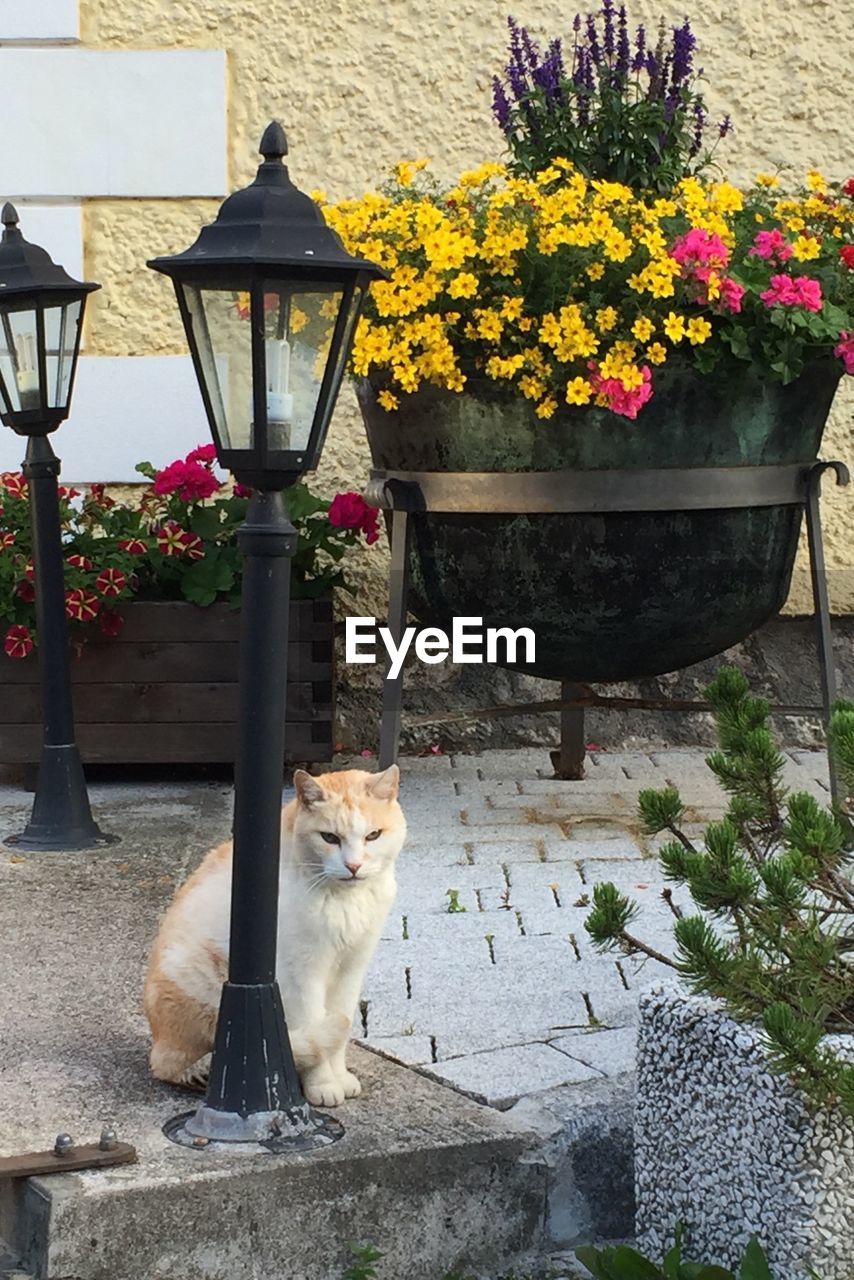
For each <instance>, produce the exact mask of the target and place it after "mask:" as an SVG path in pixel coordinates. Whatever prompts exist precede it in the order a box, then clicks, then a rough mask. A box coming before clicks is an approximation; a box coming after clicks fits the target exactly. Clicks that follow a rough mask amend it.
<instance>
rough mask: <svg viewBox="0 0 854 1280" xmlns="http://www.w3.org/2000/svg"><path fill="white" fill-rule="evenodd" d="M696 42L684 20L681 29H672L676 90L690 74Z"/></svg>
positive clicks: (674, 84)
mask: <svg viewBox="0 0 854 1280" xmlns="http://www.w3.org/2000/svg"><path fill="white" fill-rule="evenodd" d="M696 47H697V41H696V38H695V36H694V33H693V32H692V30H691V24H690V22H689V21H688V19H687V18H686V19H685V21H684V22H683V24H682V26H681V27H674V28H673V55H672V58H673V64H672V65H673V80H672V84H673V88H674V89H678V88H679V87H680V86H681V85H682V84H684V82H685V81H686V80H687V79H688V77H689V76H690V74H691V70H692V65H693V60H694V50H695V48H696Z"/></svg>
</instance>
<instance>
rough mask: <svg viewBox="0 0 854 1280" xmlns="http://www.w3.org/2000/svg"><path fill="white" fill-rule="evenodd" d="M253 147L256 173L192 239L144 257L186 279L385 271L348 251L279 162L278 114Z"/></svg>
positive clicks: (282, 141)
mask: <svg viewBox="0 0 854 1280" xmlns="http://www.w3.org/2000/svg"><path fill="white" fill-rule="evenodd" d="M258 149H259V151H260V153H261V155H262V156H263V157H264V159H263V163H262V164H261V165H260V166H259V168H258V172H257V174H256V176H255V180H254V181H253V182H252V183H250V185H249V186H248V187H244V188H242V190H240V191H236V192H235V193H234V194H233V195H231V196H229V197H228V198H227V199H226V200H225V201H224V202H223V204H222V206H221V207H220V210H219V213H218V214H217V217H216V221H215V222H212V223H210V224H209V225H208V226H205V227H203V228H202V230H201V232H200V233H199V237H198V239H197V240H196V242H195V244H193V245H191V246H190V248H189V249H185V250H184V251H183V252H182V253H176V254H174V255H172V256H168V257H160V258H154V259H152V260H151V261H150V262H149V263H148V265H149V266H150V267H152V268H153V269H154V270H155V271H161V272H163V273H164V274H165V275H169V276H173V277H178V278H186V279H188V280H190V279H193V278H202V279H203V278H204V276H206V275H208V274H211V275H215V274H216V272H217V270H219V271H222V270H223V269H228V268H234V267H242V268H251V267H258V268H259V269H260V272H261V273H263V272H264V271H265V270H267V271H270V270H272V269H275V268H278V269H279V270H280V271H281V269H283V268H284V269H285V270H291V271H293V272H294V274H296V275H298V276H302V277H303V278H311V277H312V276H314V277H315V278H317V276H320V277H321V278H323V277H324V275H325V276H334V274H335V273H336V272H337V273H342V272H344V273H347V274H350V273H354V274H355V273H363V274H364V275H366V276H368V277H369V278H370V279H374V280H379V279H387V277H388V273H387V272H386V271H384V270H383V268H382V267H379V266H377V265H376V263H373V262H368V261H367V260H365V259H360V258H354V257H353V256H352V254H349V253H348V252H347V250H346V249H345V248H344V245H343V244H342V243H341V240H340V239H339V237H338V235H337V234H336V233H335V232H334V231H333V230H332V228H331V227H328V226H327V225H326V220H325V218H324V217H323V213H322V211H321V209H320V207H319V206H318V205H317V204H316V203H315V201H314V200H312V199H311V197H310V196H307V195H306V194H305V193H304V192H302V191H300V190H299V189H298V188H297V187H295V186H294V184H293V182H292V181H291V178H290V174H289V173H288V168H287V165H285V164H284V163H283V160H284V157H285V156H286V155H287V154H288V140H287V138H286V136H285V131H284V129H283V128H282V126H281V124H279V122H278V121H276V120H274V121H273V122H272V123H271V124H269V125H268V126H267V128H266V129H265V131H264V136H263V137H262V139H261V145H260V146H259V148H258Z"/></svg>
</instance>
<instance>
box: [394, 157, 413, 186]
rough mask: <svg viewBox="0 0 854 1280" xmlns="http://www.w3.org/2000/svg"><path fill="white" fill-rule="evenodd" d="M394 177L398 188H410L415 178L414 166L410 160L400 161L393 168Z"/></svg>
mask: <svg viewBox="0 0 854 1280" xmlns="http://www.w3.org/2000/svg"><path fill="white" fill-rule="evenodd" d="M394 176H395V179H396V180H397V184H398V186H401V187H411V186H412V179H413V178H414V177H415V165H414V164H413V163H412V162H411V161H410V160H401V161H400V163H399V164H396V165H395V166H394Z"/></svg>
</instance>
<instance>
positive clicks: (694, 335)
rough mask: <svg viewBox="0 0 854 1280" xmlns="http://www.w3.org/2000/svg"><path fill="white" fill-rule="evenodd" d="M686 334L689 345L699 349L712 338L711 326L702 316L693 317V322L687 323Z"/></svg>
mask: <svg viewBox="0 0 854 1280" xmlns="http://www.w3.org/2000/svg"><path fill="white" fill-rule="evenodd" d="M686 333H687V335H688V341H689V342H690V343H691V345H692V346H694V347H699V346H701V345H702V343H704V342H706V341H707V340H708V339H709V338H710V337H711V336H712V326H711V325H710V324H709V322H708V320H704V319H703V317H702V316H695V317H694V319H693V320H689V321H688V328H687V330H686Z"/></svg>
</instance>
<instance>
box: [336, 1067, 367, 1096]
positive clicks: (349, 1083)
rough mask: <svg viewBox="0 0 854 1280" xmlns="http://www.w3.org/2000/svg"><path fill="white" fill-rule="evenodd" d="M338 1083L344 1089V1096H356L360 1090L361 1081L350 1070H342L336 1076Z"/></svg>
mask: <svg viewBox="0 0 854 1280" xmlns="http://www.w3.org/2000/svg"><path fill="white" fill-rule="evenodd" d="M338 1083H339V1084H340V1085H341V1087H342V1089H343V1090H344V1097H345V1098H358V1096H359V1094H360V1093H361V1092H362V1082H361V1080H360V1079H359V1077H358V1076H354V1075H353V1072H352V1071H342V1072H341V1074H340V1075H339V1076H338Z"/></svg>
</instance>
